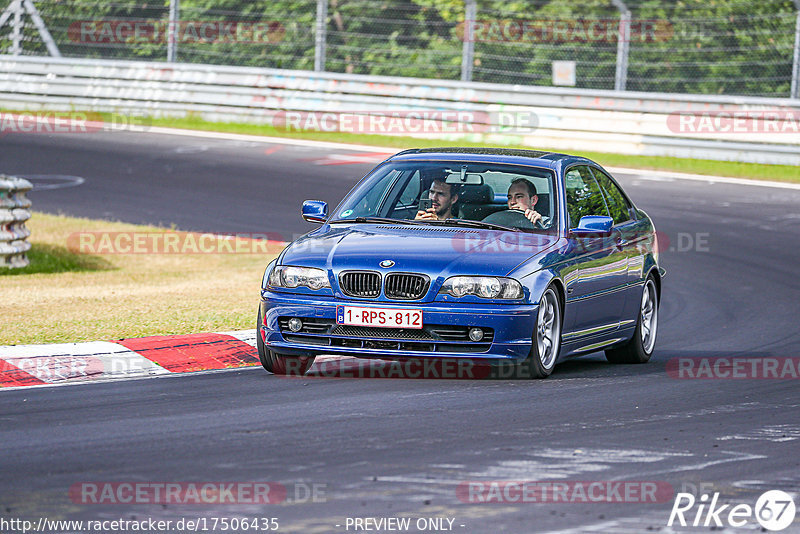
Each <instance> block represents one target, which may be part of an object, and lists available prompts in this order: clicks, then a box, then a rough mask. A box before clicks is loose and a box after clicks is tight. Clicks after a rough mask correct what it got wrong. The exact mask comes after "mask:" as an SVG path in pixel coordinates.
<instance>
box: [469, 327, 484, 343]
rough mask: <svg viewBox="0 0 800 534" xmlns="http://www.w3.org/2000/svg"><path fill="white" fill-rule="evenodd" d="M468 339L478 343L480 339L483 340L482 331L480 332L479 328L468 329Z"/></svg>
mask: <svg viewBox="0 0 800 534" xmlns="http://www.w3.org/2000/svg"><path fill="white" fill-rule="evenodd" d="M469 338H470V339H471V340H472V341H480V340H481V339H483V330H481V329H480V328H470V329H469Z"/></svg>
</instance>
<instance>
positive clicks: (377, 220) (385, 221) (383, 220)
mask: <svg viewBox="0 0 800 534" xmlns="http://www.w3.org/2000/svg"><path fill="white" fill-rule="evenodd" d="M330 222H332V223H344V222H347V223H382V224H424V223H423V222H422V221H412V220H409V219H390V218H389V217H356V218H355V219H336V220H335V221H330Z"/></svg>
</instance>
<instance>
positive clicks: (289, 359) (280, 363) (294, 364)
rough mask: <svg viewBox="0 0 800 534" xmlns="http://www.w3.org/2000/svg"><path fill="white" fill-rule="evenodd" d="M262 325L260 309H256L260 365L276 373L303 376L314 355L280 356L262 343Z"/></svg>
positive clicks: (312, 361)
mask: <svg viewBox="0 0 800 534" xmlns="http://www.w3.org/2000/svg"><path fill="white" fill-rule="evenodd" d="M263 325H264V318H263V317H262V316H261V310H259V311H258V319H257V321H256V347H258V359H259V360H261V365H262V366H263V367H264V369H266V370H267V371H269V372H270V373H273V374H276V375H290V376H303V375H304V374H306V371H308V369H309V368H310V367H311V365H312V364H313V363H314V356H296V357H293V356H281V355H279V354H275V353H274V352H272V351H271V350H269V349H268V348H267V346H266V345H265V344H264V337H263V336H264V334H263V333H262V330H261V327H262V326H263Z"/></svg>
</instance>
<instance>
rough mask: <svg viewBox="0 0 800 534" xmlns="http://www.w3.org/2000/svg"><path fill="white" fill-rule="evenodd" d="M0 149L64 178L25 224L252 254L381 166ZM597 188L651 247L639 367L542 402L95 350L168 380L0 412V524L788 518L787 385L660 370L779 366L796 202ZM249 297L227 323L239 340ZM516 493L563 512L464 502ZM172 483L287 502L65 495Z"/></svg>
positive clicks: (587, 371)
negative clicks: (39, 222) (633, 209)
mask: <svg viewBox="0 0 800 534" xmlns="http://www.w3.org/2000/svg"><path fill="white" fill-rule="evenodd" d="M0 144H1V145H2V150H0V169H2V172H4V173H7V174H12V175H20V176H27V175H30V176H45V175H50V176H56V175H58V176H72V177H80V178H81V179H82V181H81V183H77V181H75V180H73V181H72V182H70V186H69V187H49V188H44V187H41V188H38V189H37V188H36V187H35V188H34V190H33V191H32V193H31V194H30V198H31V199H32V200H33V207H34V209H35V210H39V211H42V212H47V213H59V212H63V213H65V214H68V215H73V216H82V217H90V218H94V219H105V220H119V221H124V222H131V223H143V224H160V225H166V226H169V225H173V224H174V225H175V226H176V227H177V228H178V229H180V230H183V231H197V232H206V231H207V232H216V233H236V232H249V233H254V232H270V233H277V234H280V235H281V236H283V239H282V240H283V241H290V240H292V239H293V238H294V237H296V236H297V235H300V234H303V233H305V232H307V231H309V230H310V229H312V228H314V226H313V225H310V224H308V223H305V222H303V221H302V219H301V217H300V214H299V211H300V204H301V203H302V201H303V200H306V199H307V198H316V199H321V200H325V201H327V202H328V204H329V205H331V206H334V205H336V204H337V203H338V201H339V200H340V199H341V198H342V196H343V195H344V194H345V193H346V191H347V190H349V189H350V188H351V187H352V186H353V185H354V184H355V183H356V182H357V181H358V179H360V178H361V177H362V176H363V175H364V173H366V172H367V171H368V170H369V169H370V168H371V167H372V166H373V165H374V163H375V158H378V157H379V156H371V157H370V158H367V157H366V156H363V157H359V155H363V154H368V153H371V152H374V151H373V150H370V149H368V148H365V147H361V148H359V149H357V150H346V149H345V148H341V147H331V146H324V145H322V146H315V145H313V144H311V143H303V144H280V143H277V142H269V143H259V142H256V141H250V140H246V141H245V140H241V139H233V138H224V137H218V138H215V137H211V136H205V137H202V136H196V137H195V136H174V135H162V134H155V133H149V134H134V133H124V132H115V133H111V134H87V135H83V136H80V137H78V136H69V135H62V136H60V137H59V136H55V135H52V136H42V135H34V134H31V135H21V134H20V135H13V136H6V137H4V138H2V139H0ZM334 161H335V162H340V163H341V164H328V163H330V162H334ZM599 163H600V164H602V163H603V162H602V161H600V162H599ZM614 175H615V177H617V178H618V179H619V181H620V182H621V183H622V185H623V186H624V188H625V190H626V191H627V192H628V193H629V194H630V196H631V197H632V200H633V202H634V203H635V204H636V205H637V207H639V208H641V209H643V210H645V211H646V212H647V213H648V215H649V216H650V217H652V219H653V220H654V221H655V224H656V227H657V229H658V231H659V232H660V234H663V235H664V236H665V238H667V239H668V241H669V246H666V247H665V250H664V251H663V252H662V253H661V259H660V261H661V262H662V263H663V266H664V267H665V268H666V270H667V276H666V278H665V279H664V287H663V299H662V302H661V312H660V313H661V317H660V325H659V332H658V342H657V345H656V349H655V354H654V356H653V358H652V360H651V361H650V362H649V363H647V364H645V365H627V366H626V365H619V366H616V365H611V364H609V363H607V362H606V361H605V359H604V358H603V356H602V354H599V353H598V354H592V355H589V356H587V357H583V358H580V359H577V360H574V361H570V362H566V363H564V364H562V365H559V366H558V367H556V370H555V372H554V374H553V375H552V376H550V377H549V378H548V379H546V380H538V381H531V380H518V379H516V378H514V377H509V378H506V379H497V380H452V379H450V378H457V377H453V376H446V377H444V379H443V376H442V375H441V374H440V376H439V377H438V378H435V379H427V380H421V379H409V378H408V377H406V376H402V375H401V376H397V375H390V373H389V372H388V370H387V372H384V373H383V375H380V374H377V373H372V374H373V376H369V374H368V373H366V372H364V371H363V370H362V371H358V370H355V369H353V368H350V370H349V371H348V372H347V373H342V372H339V373H338V374H337V373H331V372H329V371H330V370H331V369H332V367H331V366H332V365H340V364H338V363H336V362H335V361H332V362H326V361H324V360H323V361H321V362H317V363H315V367H316V368H317V369H316V370H315V369H314V368H312V369H311V371H310V372H309V374H308V375H306V376H305V377H303V378H289V379H282V378H280V377H277V376H274V375H270V374H269V373H267V372H265V371H264V370H263V369H261V368H260V366H257V365H253V364H254V363H255V361H256V360H255V358H256V353H255V350H252V338H249V339H250V340H249V341H248V340H246V339H245V338H244V337H243V338H242V339H239V338H236V337H235V336H230V335H229V334H231V333H228V334H225V333H222V334H218V335H217V336H218V337H215V339H216V340H218V342H215V343H213V344H211V345H207V346H203V345H199V347H200V348H199V349H195V348H191V349H184V348H180V347H175V345H176V344H180V343H173V342H172V341H169V340H168V339H166V338H165V339H162V340H154V339H153V338H150V340H149V341H148V340H127V341H123V342H121V343H120V342H96V343H102V346H103V347H104V348H103V349H102V350H97V351H95V352H96V353H100V352H112V350H111V349H110V348H109V347H114V351H119V352H114V354H120V355H131V354H132V353H136V354H143V355H145V356H147V355H148V354H151V355H153V360H156V361H157V362H158V363H159V364H160V365H159V366H155V365H153V366H152V367H148V369H155V370H156V372H157V373H158V374H157V375H154V377H153V378H162V377H168V376H169V377H171V379H169V380H163V379H151V378H150V377H149V376H148V377H145V378H147V379H141V380H140V379H137V380H118V379H114V380H90V381H89V382H87V383H76V384H75V385H72V386H70V387H19V388H8V389H4V390H3V391H0V405H1V406H2V410H0V412H2V413H1V414H0V419H2V421H3V424H2V425H0V440H2V442H3V443H4V445H5V447H4V454H3V456H2V459H0V503H2V504H3V506H4V509H5V512H4V517H6V516H7V517H34V518H36V517H39V516H47V517H49V518H51V519H54V518H58V519H74V520H90V519H97V518H98V516H102V517H104V518H117V517H122V518H130V517H137V518H153V519H160V520H165V521H166V520H170V521H178V520H180V519H190V518H195V519H196V518H198V517H203V518H206V519H207V520H210V519H211V518H213V517H217V518H219V517H227V518H231V517H238V518H241V517H268V518H275V519H277V520H278V522H279V524H280V529H279V531H281V532H303V533H306V532H319V533H328V532H347V530H345V528H346V525H347V524H348V523H347V521H348V519H350V520H351V523H350V525H351V527H350V530H349V531H350V532H353V525H354V522H353V521H352V520H354V519H355V518H360V519H364V518H373V519H375V520H377V519H380V518H386V517H410V518H412V525H414V521H415V520H416V519H419V518H428V519H441V520H442V521H441V524H440V525H439V526H446V525H448V524H449V523H447V521H446V519H452V520H453V522H452V531H455V532H469V533H473V532H478V533H484V532H485V533H495V532H515V533H516V532H574V533H583V532H585V533H589V532H592V533H594V532H611V533H622V534H624V533H634V532H636V533H638V532H642V531H645V530H647V529H648V528H649V529H650V530H652V531H656V532H658V531H661V532H670V531H686V532H700V531H707V530H708V527H705V528H702V527H691V526H688V527H686V528H678V527H670V528H668V527H667V526H666V525H667V521H668V519H669V516H670V511H671V509H672V505H673V501H674V496H675V495H676V494H677V493H678V492H682V491H685V492H688V493H692V494H696V495H700V494H709V495H711V494H713V493H715V492H718V493H719V494H720V502H725V503H730V504H736V503H746V504H748V505H750V506H753V505H754V504H755V502H756V499H757V498H758V497H759V496H760V495H761V494H763V493H764V492H765V491H767V490H773V489H775V490H783V491H786V492H789V493H791V494H793V495H796V494H797V492H798V491H800V477H799V476H798V473H800V469H799V468H800V459H798V458H797V454H796V449H797V443H798V440H799V439H800V418H799V417H798V413H800V412H798V407H800V400H799V399H798V381H797V379H796V378H793V377H792V376H791V375H787V374H784V375H781V376H780V377H777V376H776V377H764V378H753V377H744V378H738V377H736V376H734V374H733V372H731V373H730V374H728V375H727V376H723V375H721V374H714V373H713V372H712V374H711V375H709V376H705V375H701V374H699V373H694V372H693V374H689V375H680V374H677V375H676V374H675V372H673V371H674V370H675V369H679V367H677V366H676V367H674V368H673V366H675V362H679V361H684V360H686V359H689V360H692V361H706V362H707V363H709V362H710V369H712V371H713V369H714V367H713V365H714V362H718V361H719V359H720V358H725V359H727V360H728V361H729V362H734V361H735V360H736V361H738V360H737V359H740V360H741V359H745V360H748V361H750V360H753V359H758V360H760V361H772V360H775V361H778V360H779V359H792V358H795V359H796V358H797V357H798V356H800V354H798V352H799V350H798V349H800V333H798V331H797V328H796V326H795V322H796V320H795V316H796V314H797V302H799V301H800V284H798V281H797V277H796V272H795V268H794V265H796V264H797V263H798V261H800V251H798V249H797V247H796V243H798V242H800V191H798V190H796V189H793V188H791V187H785V186H784V187H773V186H772V185H771V184H767V183H765V184H760V185H750V184H742V183H735V182H726V181H724V180H714V179H713V178H711V179H707V180H700V179H695V180H686V179H682V178H678V177H674V176H670V175H666V174H659V173H654V172H649V171H636V172H634V171H627V172H615V173H614ZM34 182H35V181H34ZM55 182H56V181H55V180H50V181H48V182H45V181H44V180H40V183H41V184H45V183H47V184H54V183H55ZM35 185H36V184H35ZM31 239H32V240H34V241H35V235H34V236H32V237H31ZM259 276H260V273H257V275H256V277H255V279H254V284H253V288H252V295H253V296H252V302H246V303H244V304H243V305H244V306H250V307H251V309H252V317H253V319H255V310H256V306H257V303H258V287H256V286H257V285H258V279H259ZM119 303H120V305H124V296H120V297H119ZM52 305H53V308H54V310H55V311H57V306H58V303H57V302H54V303H53V304H52ZM249 332H251V333H254V331H252V330H250V331H249ZM250 335H252V334H250ZM183 339H184V342H185V341H186V339H188V338H183ZM200 339H202V338H200ZM95 346H97V345H95ZM167 346H172V348H171V349H169V350H170V351H178V352H179V351H184V350H185V352H184V355H185V357H184V359H183V360H181V361H182V362H183V363H181V364H180V367H183V366H185V365H188V364H190V363H191V362H192V361H194V362H199V361H200V360H204V359H205V360H206V363H203V364H202V365H201V364H200V363H197V368H198V369H199V368H201V367H204V366H205V368H209V366H210V365H219V366H222V367H224V366H226V365H227V364H230V363H231V360H230V359H229V358H228V354H229V353H228V352H227V351H228V350H229V349H230V350H232V351H233V352H236V353H237V354H239V353H238V352H237V351H239V350H242V351H243V352H242V353H241V354H244V355H239V356H237V357H236V358H237V359H238V360H240V361H241V362H243V363H245V362H246V363H248V364H249V365H250V366H248V367H245V368H239V369H230V370H227V371H225V372H216V371H215V372H196V373H195V372H191V373H180V374H178V373H173V372H170V369H169V367H170V365H173V364H174V365H178V364H177V363H176V361H177V360H175V359H173V356H172V354H177V353H178V352H174V353H173V352H170V353H169V354H170V355H169V358H168V359H167V358H165V359H160V358H161V356H159V357H158V358H156V356H155V354H156V353H157V352H158V351H159V350H165V349H164V347H167ZM215 347H225V350H223V351H216V348H215ZM248 347H250V348H248ZM209 349H211V350H209ZM7 350H20V351H22V350H23V349H22V348H19V347H18V348H16V349H8V348H7V347H3V348H2V349H0V358H3V359H4V360H6V361H8V357H9V356H8V355H9V354H10V353H9V352H7ZM25 350H27V349H25ZM37 350H42V349H41V348H40V349H37ZM44 350H49V349H44ZM148 351H154V352H148ZM59 354H69V352H68V351H67V350H65V349H61V350H60V352H59ZM161 354H162V355H164V356H166V355H167V352H163V353H161ZM246 355H249V357H250V358H251V359H249V360H248V359H247V356H246ZM20 357H25V354H20ZM137 358H138V356H137ZM192 359H194V360H192ZM208 359H212V360H215V362H208V361H207V360H208ZM132 361H133V360H132ZM136 361H137V362H141V360H138V359H137V360H136ZM147 361H151V360H150V359H149V358H148V360H147ZM670 362H672V363H670ZM18 363H19V362H18ZM26 365H27V364H26ZM91 365H93V364H91V363H89V364H87V369H91V368H92V367H91ZM117 365H118V366H119V367H120V368H121V367H122V366H121V364H117ZM374 365H377V364H374ZM23 367H24V366H23ZM131 367H133V365H132V366H131ZM141 367H143V368H144V367H146V364H143V363H142V365H141ZM372 367H373V365H370V368H372ZM339 369H342V368H341V367H340V368H339ZM362 369H366V368H362ZM694 369H695V370H697V369H700V367H694ZM148 372H149V371H148ZM29 374H32V373H29ZM173 375H177V376H173ZM4 376H5V373H4ZM20 376H21V375H20ZM33 376H36V375H35V373H33ZM121 376H122V375H121ZM359 378H382V379H381V380H363V379H359ZM524 481H527V482H537V483H539V485H538V486H537V487H538V488H540V489H541V488H543V487H544V486H546V485H547V484H550V486H547V487H548V488H552V487H553V486H552V484H554V483H563V484H566V486H565V487H563V488H561V489H562V490H563V491H564V492H565V493H564V494H565V495H567V496H569V497H570V498H568V499H566V500H563V499H557V500H553V498H545V499H541V498H539V499H536V500H533V501H532V500H527V501H523V500H521V499H518V500H513V499H506V500H505V501H504V502H497V501H495V502H487V501H486V499H483V500H481V496H483V497H485V496H487V495H490V493H489V492H490V491H495V490H496V489H497V488H500V490H501V495H502V488H512V489H514V491H516V489H518V488H519V487H521V486H511V485H509V484H510V483H512V482H524ZM191 482H195V483H197V482H204V483H206V482H207V483H211V484H214V483H216V484H218V485H219V484H222V483H237V484H245V483H254V482H255V483H260V484H267V485H268V487H269V488H272V491H278V490H277V489H276V488H278V489H279V488H281V487H282V488H284V489H285V490H286V493H277V494H278V495H283V498H282V499H280V501H279V502H277V501H275V502H272V501H270V502H267V503H256V504H253V503H252V502H250V503H248V502H244V501H242V502H237V503H231V502H227V501H219V500H218V501H215V502H206V503H199V504H198V503H193V502H187V501H181V500H177V501H168V502H160V501H158V500H156V501H153V500H149V501H143V502H138V503H137V502H123V501H122V500H117V501H114V502H110V501H105V502H92V501H91V499H90V498H89V497H86V498H83V499H82V498H81V497H80V495H81V494H80V493H78V494H77V495H78V497H76V494H75V488H78V489H86V488H88V487H89V486H87V484H90V483H96V484H99V485H100V486H97V487H112V486H113V485H114V484H119V483H137V484H145V483H146V484H155V483H165V484H167V483H174V484H188V483H191ZM580 482H585V483H590V482H597V483H599V484H600V486H593V487H602V488H604V491H605V492H606V493H604V495H606V496H612V497H613V495H616V493H615V492H619V491H621V490H620V488H626V487H627V488H630V489H631V491H633V489H636V490H637V491H638V492H637V493H636V495H637V497H636V498H631V499H624V498H621V499H616V498H611V497H609V498H606V499H605V500H602V501H600V502H592V501H590V500H589V499H588V498H584V499H581V498H580V491H579V490H580V489H583V488H582V487H581V486H580V484H578V483H580ZM475 483H481V484H483V485H476V484H475ZM493 483H494V485H493ZM615 483H624V484H627V485H626V486H614V484H615ZM634 483H636V485H635V486H634ZM103 484H105V486H102V485H103ZM470 484H472V485H470ZM501 484H502V485H501ZM273 485H274V486H273ZM91 488H94V489H96V487H94V486H92V487H91ZM91 488H90V489H91ZM113 488H117V486H113ZM615 488H616V489H615ZM71 489H72V493H71ZM470 489H472V490H473V493H472V494H470V493H469V490H470ZM651 490H652V491H651ZM465 491H466V492H465ZM662 491H666V492H667V493H668V495H669V497H668V498H663V494H662ZM514 494H515V493H513V492H512V493H509V495H514ZM90 495H91V493H90ZM98 495H99V494H98ZM112 495H116V494H115V493H113V492H112ZM470 495H472V497H470ZM537 495H539V496H541V495H543V494H542V493H539V494H537ZM548 495H552V494H548ZM559 495H561V493H559ZM621 495H623V496H624V495H625V494H624V491H623V492H622V493H621ZM650 495H652V496H653V498H652V499H651V498H649V496H650ZM698 498H699V497H698ZM696 509H697V507H696V506H695V508H694V510H693V511H692V514H691V517H690V516H689V515H688V514H687V518H689V519H690V520H691V519H693V518H694V512H695V511H696ZM796 521H797V520H795V523H794V524H793V525H792V526H791V527H790V528H789V529H787V530H785V532H791V531H792V528H794V527H796V526H797V522H796ZM363 524H364V523H362V525H363ZM370 524H373V523H370ZM429 524H433V523H429ZM461 525H464V526H463V527H462V526H461ZM748 526H749V527H751V528H753V527H756V526H757V523H756V522H755V520H753V519H751V520H750V521H749V523H748ZM409 531H411V532H414V531H415V530H413V529H410V530H409ZM440 531H442V530H440ZM730 531H731V532H733V531H734V530H732V529H731V530H730Z"/></svg>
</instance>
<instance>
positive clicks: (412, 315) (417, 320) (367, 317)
mask: <svg viewBox="0 0 800 534" xmlns="http://www.w3.org/2000/svg"><path fill="white" fill-rule="evenodd" d="M336 323H337V324H347V325H353V326H382V327H384V328H416V329H421V328H422V310H409V309H408V308H360V307H358V306H336Z"/></svg>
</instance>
